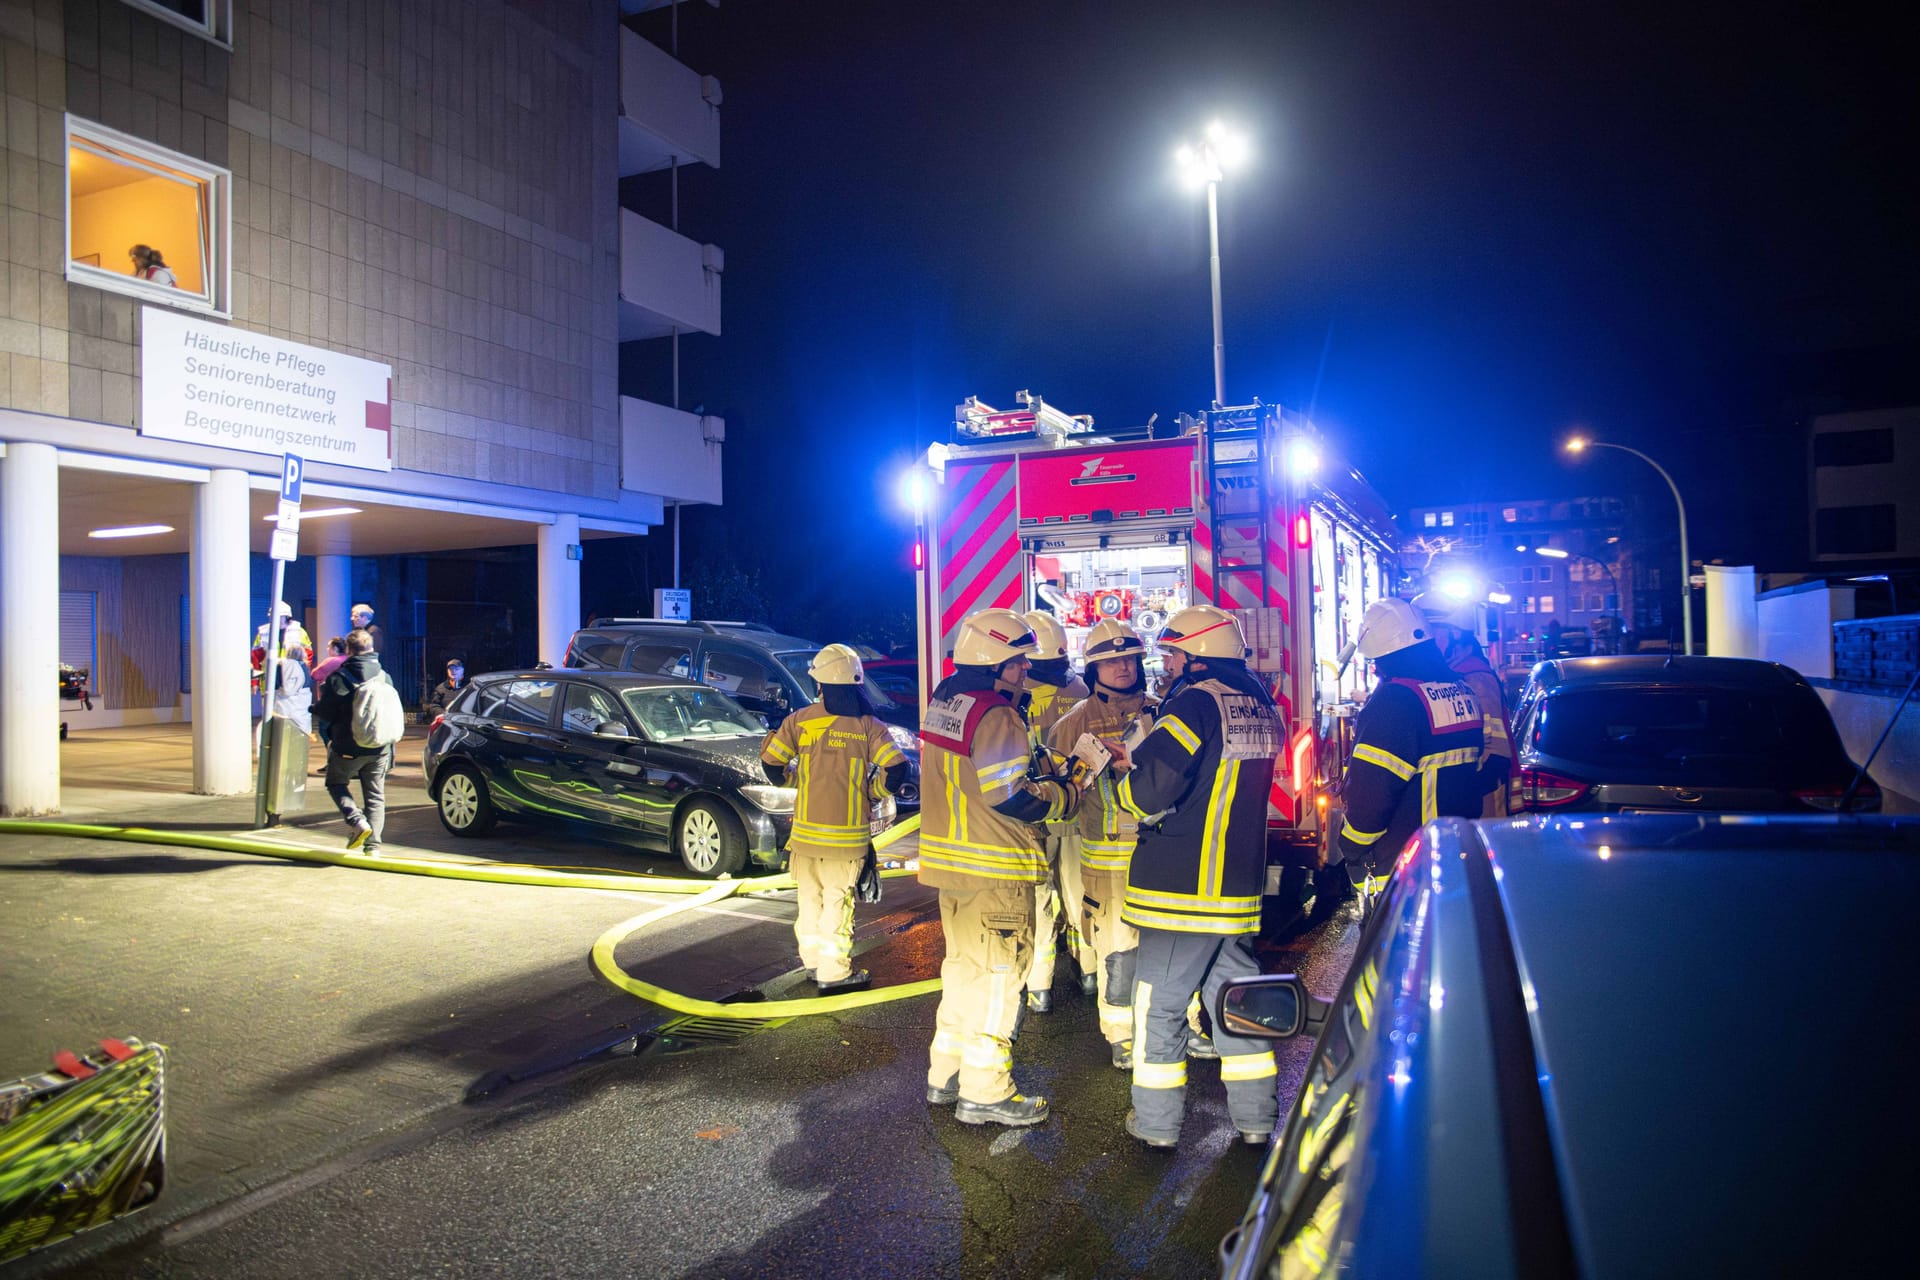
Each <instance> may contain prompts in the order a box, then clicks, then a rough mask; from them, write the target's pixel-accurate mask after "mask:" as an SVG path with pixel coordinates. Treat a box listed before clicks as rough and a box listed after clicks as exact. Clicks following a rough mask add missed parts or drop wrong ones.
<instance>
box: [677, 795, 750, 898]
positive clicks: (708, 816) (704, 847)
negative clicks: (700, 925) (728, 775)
mask: <svg viewBox="0 0 1920 1280" xmlns="http://www.w3.org/2000/svg"><path fill="white" fill-rule="evenodd" d="M673 851H674V852H675V853H677V854H679V855H680V861H681V863H682V865H684V866H685V867H686V869H687V870H689V871H691V872H692V873H693V874H694V875H696V876H700V877H702V878H703V879H707V880H717V879H719V878H720V877H721V876H730V875H737V874H738V873H739V871H740V869H741V868H743V867H745V866H746V865H747V833H746V832H745V831H744V830H743V829H742V828H741V826H740V819H738V818H736V817H734V816H733V814H732V813H730V812H729V811H728V810H727V807H726V806H725V805H723V804H721V803H720V802H719V801H717V800H695V801H694V802H693V803H691V804H689V805H687V806H686V807H685V808H683V809H681V810H680V815H679V816H678V817H677V818H675V819H674V820H673Z"/></svg>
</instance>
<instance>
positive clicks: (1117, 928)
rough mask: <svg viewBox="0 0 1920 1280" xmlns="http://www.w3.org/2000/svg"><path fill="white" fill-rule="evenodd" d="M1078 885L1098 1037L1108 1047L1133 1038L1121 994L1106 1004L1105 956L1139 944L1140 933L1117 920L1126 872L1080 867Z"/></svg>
mask: <svg viewBox="0 0 1920 1280" xmlns="http://www.w3.org/2000/svg"><path fill="white" fill-rule="evenodd" d="M1080 883H1081V916H1080V920H1081V927H1082V928H1083V929H1084V930H1085V931H1086V938H1087V942H1088V944H1089V947H1090V949H1091V950H1092V951H1093V966H1092V967H1093V972H1095V973H1098V974H1099V975H1100V1004H1099V1011H1100V1034H1101V1035H1103V1036H1105V1037H1106V1040H1107V1043H1108V1044H1124V1043H1126V1042H1127V1041H1129V1040H1131V1039H1133V1007H1132V1005H1131V1004H1129V1003H1126V998H1127V993H1126V992H1124V991H1122V992H1114V993H1112V994H1113V995H1116V996H1118V997H1119V1000H1120V1002H1119V1003H1113V1002H1110V1001H1109V999H1108V995H1109V993H1108V991H1107V981H1108V974H1107V957H1108V956H1110V955H1113V954H1114V953H1115V952H1119V951H1131V950H1133V949H1134V948H1135V947H1137V946H1139V945H1140V931H1139V930H1137V929H1135V928H1134V927H1133V926H1132V925H1130V924H1128V923H1127V922H1126V921H1125V920H1122V919H1121V918H1120V908H1121V907H1123V906H1125V905H1126V901H1125V900H1126V896H1127V873H1126V872H1124V871H1094V870H1090V869H1089V868H1086V867H1082V868H1080Z"/></svg>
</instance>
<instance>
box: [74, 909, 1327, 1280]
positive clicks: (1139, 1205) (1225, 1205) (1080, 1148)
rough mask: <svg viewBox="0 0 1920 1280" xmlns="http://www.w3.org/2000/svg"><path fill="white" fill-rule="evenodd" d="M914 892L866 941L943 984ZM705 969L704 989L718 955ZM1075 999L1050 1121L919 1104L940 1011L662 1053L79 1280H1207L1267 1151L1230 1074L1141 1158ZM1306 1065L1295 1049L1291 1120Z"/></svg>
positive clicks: (768, 943) (242, 1209)
mask: <svg viewBox="0 0 1920 1280" xmlns="http://www.w3.org/2000/svg"><path fill="white" fill-rule="evenodd" d="M893 888H894V889H895V890H896V892H895V895H894V896H895V899H896V901H894V902H893V903H890V904H887V905H889V906H891V907H893V908H894V911H893V912H892V913H891V914H890V915H889V916H888V917H886V920H885V922H884V923H882V922H879V921H876V924H878V925H880V927H877V928H876V927H870V928H869V929H868V930H867V934H868V936H867V938H866V939H865V941H864V942H863V944H862V946H863V948H864V951H863V955H862V959H861V961H860V962H861V963H863V964H866V965H867V966H868V967H870V968H872V969H874V971H875V973H876V978H877V979H878V980H879V981H881V982H891V981H903V980H909V979H911V978H914V977H919V976H924V975H926V974H927V973H929V972H931V971H932V970H933V969H934V968H935V967H937V964H938V960H939V955H940V937H939V930H938V927H937V924H935V923H934V922H933V921H932V920H931V919H930V918H928V912H927V911H926V910H925V908H926V907H928V906H930V905H931V904H930V903H928V902H927V901H926V899H925V897H924V891H923V890H920V889H919V887H918V886H917V885H914V884H913V883H912V882H910V881H908V882H898V881H896V882H894V884H893ZM915 898H918V900H919V909H918V910H917V911H916V910H915V908H914V907H913V906H912V905H910V904H911V902H912V900H913V899H915ZM902 912H905V913H906V915H905V916H904V917H903V916H902V914H901V913H902ZM916 915H917V916H918V918H917V919H915V918H914V917H915V916H916ZM789 927H790V926H789V925H788V924H787V921H786V920H785V919H783V918H782V913H767V914H765V915H764V917H762V915H761V911H760V909H759V908H757V907H756V908H752V909H750V910H749V911H747V912H744V913H742V915H740V916H736V917H729V918H724V919H716V918H708V919H705V920H703V921H702V924H701V928H700V931H699V932H700V936H698V937H695V936H692V935H690V934H689V933H688V931H687V930H686V929H684V928H683V929H681V930H679V931H678V936H677V937H676V939H675V941H674V946H675V948H676V950H677V949H681V948H688V949H691V950H692V951H696V952H697V951H702V950H706V949H708V948H712V947H721V948H724V949H725V950H726V951H727V952H728V953H729V954H730V956H731V957H732V959H733V961H734V962H735V963H736V964H737V965H738V966H740V967H742V968H747V969H752V968H755V967H756V966H759V967H771V968H783V967H784V966H785V965H787V964H790V963H791V959H790V954H789V952H788V951H787V947H788V945H789V944H790V941H791V939H790V936H788V935H787V934H786V929H787V928H789ZM1355 929H1356V926H1355V925H1354V923H1353V922H1352V920H1351V919H1350V918H1347V917H1341V918H1338V919H1337V920H1336V921H1335V922H1334V923H1333V924H1330V925H1329V926H1327V927H1325V928H1323V929H1321V930H1318V931H1316V932H1315V933H1314V934H1312V935H1308V936H1307V937H1306V938H1304V939H1302V940H1299V941H1298V942H1296V943H1294V944H1293V945H1292V946H1290V947H1289V948H1288V949H1286V950H1284V951H1282V952H1279V953H1277V954H1272V955H1270V956H1269V957H1268V959H1269V963H1270V967H1279V968H1288V969H1297V970H1299V971H1301V972H1303V973H1305V974H1306V975H1307V976H1308V978H1309V981H1310V983H1311V984H1312V985H1313V986H1315V988H1316V989H1317V990H1319V991H1321V992H1322V993H1323V994H1328V995H1331V994H1333V992H1334V990H1335V988H1336V987H1337V985H1338V982H1339V978H1340V975H1341V973H1342V972H1343V970H1344V966H1345V962H1346V960H1347V957H1348V954H1349V953H1350V949H1351V945H1352V937H1351V935H1352V934H1353V932H1354V931H1355ZM583 941H584V940H583ZM634 945H635V946H641V945H643V944H642V943H641V942H640V941H639V940H636V943H635V944H634ZM621 958H622V962H623V963H625V964H628V965H629V967H631V968H635V969H644V970H645V971H646V972H647V973H648V974H649V975H650V976H653V978H654V980H656V981H659V980H662V979H661V978H660V976H659V975H661V974H662V973H663V972H664V973H671V972H673V971H674V970H675V968H676V965H675V963H674V960H675V957H674V955H672V954H667V953H662V952H660V951H658V950H649V951H648V953H647V954H645V955H635V956H633V957H631V958H630V957H628V956H627V955H626V954H625V953H624V951H623V954H622V957H621ZM687 958H688V959H689V960H692V959H693V958H694V957H693V956H692V955H689V956H688V957H687ZM695 967H696V968H698V969H705V970H708V971H709V972H710V971H711V969H712V965H711V953H709V956H708V958H707V960H706V961H705V962H703V963H701V964H699V965H697V966H695ZM1062 972H1063V975H1064V972H1065V971H1064V969H1063V971H1062ZM797 984H798V980H797V978H795V977H793V976H789V977H787V978H784V979H775V980H774V981H772V982H771V983H769V984H768V987H769V991H770V993H771V994H774V995H779V994H784V993H785V992H784V989H785V988H787V987H792V986H796V985H797ZM806 990H808V989H807V988H804V986H802V987H800V989H799V991H797V992H796V993H803V992H805V991H806ZM703 994H712V993H703ZM1056 1000H1057V1008H1058V1011H1057V1012H1056V1013H1054V1014H1053V1015H1051V1016H1048V1017H1031V1018H1029V1019H1028V1022H1027V1026H1026V1030H1025V1031H1024V1032H1023V1034H1022V1036H1021V1039H1020V1041H1019V1043H1018V1044H1017V1045H1016V1046H1015V1051H1014V1058H1015V1074H1016V1077H1017V1078H1018V1079H1019V1081H1020V1083H1021V1086H1022V1088H1023V1089H1024V1090H1025V1091H1027V1092H1029V1093H1040V1094H1043V1095H1045V1096H1047V1097H1049V1098H1050V1099H1051V1100H1052V1102H1053V1107H1054V1114H1053V1117H1052V1119H1051V1120H1050V1121H1049V1122H1048V1123H1047V1124H1046V1125H1045V1126H1043V1127H1040V1128H1036V1129H1031V1130H1024V1131H1019V1130H1014V1131H1009V1130H1004V1129H1000V1128H998V1127H986V1128H980V1129H974V1128H969V1127H966V1126H962V1125H959V1124H957V1123H956V1122H955V1121H954V1119H953V1117H952V1113H951V1109H950V1108H944V1109H943V1108H931V1107H928V1106H927V1105H926V1103H925V1100H924V1097H923V1095H922V1083H923V1078H924V1073H925V1063H926V1058H925V1053H926V1046H927V1041H928V1038H929V1036H930V1034H931V1028H932V1018H933V998H930V997H924V998H920V999H916V1000H912V1001H906V1002H902V1003H899V1004H893V1005H884V1006H878V1007H873V1008H868V1009H862V1010H858V1011H854V1012H850V1013H847V1014H843V1015H838V1016H831V1017H813V1018H807V1019H801V1020H797V1021H793V1022H789V1023H786V1024H784V1025H778V1026H773V1027H770V1028H765V1029H760V1030H755V1031H752V1032H750V1033H749V1034H746V1035H745V1036H744V1037H743V1038H741V1039H738V1040H737V1041H735V1042H733V1043H730V1044H721V1045H713V1044H709V1043H705V1042H704V1041H703V1040H701V1039H700V1038H697V1037H695V1038H691V1039H689V1040H687V1041H685V1042H682V1041H678V1040H676V1039H674V1038H673V1037H671V1036H669V1037H668V1038H666V1039H664V1040H660V1041H657V1042H655V1043H653V1044H651V1045H650V1046H649V1047H648V1048H647V1049H646V1050H644V1051H643V1052H642V1053H641V1054H640V1055H639V1056H637V1057H630V1058H623V1059H614V1060H610V1061H605V1062H601V1063H599V1064H596V1065H593V1066H590V1067H587V1068H584V1069H580V1070H576V1071H574V1072H572V1073H570V1074H566V1075H562V1076H558V1077H546V1078H543V1079H542V1080H541V1081H539V1082H536V1083H535V1084H533V1085H531V1086H526V1087H521V1088H520V1089H518V1090H517V1091H515V1092H513V1093H510V1094H509V1095H506V1096H504V1097H496V1098H494V1099H490V1100H488V1101H486V1102H484V1103H481V1104H478V1105H470V1106H465V1107H462V1108H460V1109H459V1110H458V1114H457V1115H456V1116H454V1117H452V1118H449V1117H446V1116H442V1117H439V1118H437V1119H435V1120H432V1121H425V1122H420V1123H417V1124H416V1125H415V1126H414V1127H413V1128H411V1129H408V1130H403V1131H401V1132H400V1133H398V1134H392V1135H388V1136H386V1137H385V1138H383V1139H382V1140H380V1141H377V1142H370V1143H366V1144H363V1145H361V1146H360V1147H358V1148H356V1149H355V1150H353V1151H351V1152H348V1153H346V1154H344V1155H342V1156H340V1157H338V1158H336V1159H334V1160H333V1161H331V1162H330V1163H329V1164H327V1165H325V1166H322V1167H320V1168H319V1169H316V1170H313V1171H310V1172H308V1173H306V1174H304V1175H302V1176H298V1177H294V1178H290V1179H287V1180H285V1181H283V1182H281V1183H278V1184H276V1185H273V1186H269V1187H266V1188H264V1189H262V1190H261V1191H258V1192H256V1193H255V1194H254V1195H252V1196H250V1197H248V1198H247V1199H246V1200H245V1201H243V1202H240V1203H238V1204H232V1205H229V1206H227V1207H226V1208H225V1209H215V1210H213V1211H211V1212H208V1213H203V1214H201V1215H198V1216H197V1217H194V1218H190V1219H187V1220H186V1221H184V1222H181V1223H178V1224H176V1225H175V1226H173V1227H172V1228H170V1229H168V1230H167V1231H165V1232H163V1233H161V1235H160V1236H159V1237H158V1238H157V1239H150V1240H148V1241H146V1242H144V1243H142V1244H141V1245H140V1246H138V1247H137V1248H134V1249H131V1250H128V1251H123V1252H121V1253H118V1254H114V1255H109V1256H107V1257H105V1258H103V1259H101V1260H99V1261H97V1262H94V1263H91V1264H89V1265H87V1266H85V1267H84V1268H82V1269H80V1270H76V1271H72V1272H70V1273H69V1274H73V1275H84V1276H138V1277H174V1276H205V1275H246V1276H262V1277H277V1276H288V1277H292V1276H301V1277H308V1276H314V1275H361V1274H374V1273H389V1274H402V1275H426V1274H459V1275H480V1274H486V1275H558V1274H561V1273H569V1274H581V1273H583V1272H585V1271H587V1270H588V1269H592V1270H594V1271H598V1272H600V1273H603V1274H614V1275H645V1276H715V1277H718V1276H727V1277H736V1276H793V1275H829V1274H831V1275H868V1276H876V1277H877V1276H1022V1277H1024V1276H1123V1275H1124V1276H1169V1277H1171V1276H1192V1275H1202V1274H1209V1273H1210V1272H1211V1271H1212V1269H1213V1267H1214V1263H1213V1250H1214V1247H1215V1245H1216V1244H1217V1243H1218V1241H1219V1238H1220V1236H1221V1235H1222V1234H1223V1233H1224V1232H1225V1231H1226V1230H1227V1229H1228V1228H1229V1227H1230V1226H1231V1225H1232V1224H1233V1222H1234V1221H1235V1220H1236V1218H1237V1217H1238V1215H1239V1212H1240V1210H1241V1208H1242V1207H1243V1205H1244V1203H1245V1199H1246V1195H1247V1192H1248V1189H1249V1188H1250V1187H1251V1186H1252V1184H1253V1181H1254V1179H1255V1178H1256V1176H1257V1173H1258V1170H1259V1167H1260V1163H1261V1161H1262V1160H1263V1159H1264V1158H1265V1156H1264V1153H1263V1152H1257V1151H1255V1150H1253V1149H1250V1148H1246V1147H1244V1146H1241V1145H1238V1144H1237V1143H1235V1142H1233V1141H1232V1138H1233V1132H1232V1129H1231V1126H1230V1125H1229V1123H1228V1121H1227V1118H1226V1115H1225V1111H1224V1096H1223V1094H1222V1092H1221V1088H1220V1084H1219V1080H1218V1070H1217V1068H1216V1067H1214V1066H1213V1065H1212V1064H1200V1063H1197V1064H1195V1065H1194V1067H1193V1069H1192V1081H1193V1083H1192V1087H1191V1088H1190V1090H1189V1102H1188V1115H1187V1122H1186V1128H1185V1132H1184V1133H1183V1135H1182V1145H1181V1147H1180V1149H1179V1150H1178V1151H1177V1152H1175V1153H1173V1154H1166V1153H1160V1152H1151V1151H1148V1150H1146V1149H1144V1148H1141V1147H1140V1146H1138V1144H1136V1143H1134V1142H1133V1141H1132V1140H1131V1139H1129V1138H1127V1137H1126V1136H1125V1135H1124V1133H1123V1132H1122V1130H1121V1120H1122V1117H1123V1116H1124V1115H1125V1112H1126V1109H1127V1105H1128V1103H1127V1095H1128V1078H1127V1075H1126V1073H1124V1072H1119V1071H1115V1070H1113V1069H1112V1068H1111V1067H1110V1066H1108V1065H1107V1064H1106V1062H1105V1057H1106V1053H1105V1046H1104V1045H1103V1044H1102V1043H1101V1042H1100V1040H1099V1037H1098V1034H1097V1032H1096V1030H1095V1026H1094V1019H1093V1013H1092V1004H1091V1002H1090V1001H1088V1000H1085V999H1083V998H1081V997H1079V996H1078V994H1077V992H1073V991H1071V990H1070V988H1069V986H1068V985H1067V983H1066V981H1065V979H1064V976H1063V980H1062V983H1061V985H1060V986H1059V988H1058V989H1057V990H1056ZM1306 1052H1307V1046H1306V1045H1305V1044H1303V1043H1295V1044H1290V1045H1285V1046H1282V1052H1281V1055H1280V1056H1281V1074H1280V1079H1279V1081H1278V1087H1279V1089H1280V1091H1281V1095H1282V1098H1283V1106H1284V1105H1286V1104H1288V1103H1290V1102H1291V1099H1292V1094H1293V1092H1294V1090H1295V1089H1296V1088H1297V1086H1298V1082H1299V1078H1300V1075H1301V1073H1302V1071H1303V1070H1304V1059H1305V1055H1306Z"/></svg>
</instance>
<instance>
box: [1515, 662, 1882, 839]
mask: <svg viewBox="0 0 1920 1280" xmlns="http://www.w3.org/2000/svg"><path fill="white" fill-rule="evenodd" d="M1514 744H1515V750H1516V752H1517V756H1518V758H1517V760H1516V762H1515V763H1516V769H1515V777H1514V780H1513V783H1512V786H1513V793H1512V800H1513V808H1514V810H1515V811H1516V812H1518V811H1522V810H1526V811H1542V810H1551V811H1553V812H1556V813H1557V812H1561V811H1563V810H1592V811H1607V812H1615V813H1618V812H1629V813H1633V812H1668V811H1673V812H1699V811H1719V812H1735V811H1740V812H1799V813H1805V812H1807V811H1809V810H1820V811H1825V812H1833V811H1835V810H1838V809H1839V808H1840V807H1841V804H1842V801H1843V800H1845V803H1846V807H1847V808H1848V809H1849V810H1851V811H1854V812H1860V811H1871V810H1875V809H1878V808H1879V807H1880V792H1879V790H1878V788H1876V787H1875V786H1874V785H1873V783H1872V780H1871V779H1867V778H1862V779H1861V780H1860V783H1859V785H1858V787H1857V788H1856V789H1855V790H1854V793H1853V795H1852V796H1851V797H1848V796H1847V790H1848V788H1849V786H1851V785H1852V784H1853V781H1854V775H1855V773H1856V772H1857V770H1856V768H1855V766H1854V763H1853V761H1851V760H1849V759H1848V758H1847V752H1846V748H1845V747H1844V746H1842V745H1841V742H1840V734H1839V732H1838V731H1837V730H1835V728H1834V727H1833V717H1832V716H1831V715H1829V714H1828V713H1827V708H1826V704H1825V703H1823V702H1821V701H1820V695H1819V694H1818V693H1816V692H1814V689H1813V686H1812V685H1809V684H1808V683H1807V682H1806V680H1804V679H1803V678H1801V676H1800V675H1799V673H1797V672H1795V671H1794V670H1793V669H1792V668H1790V667H1784V666H1781V665H1780V664H1779V663H1777V662H1757V661H1753V660H1750V659H1746V658H1688V657H1679V656H1674V657H1669V658H1660V657H1651V656H1650V657H1613V658H1565V659H1559V660H1550V661H1547V662H1542V663H1540V664H1539V665H1538V666H1536V667H1534V669H1533V675H1532V676H1531V677H1530V678H1529V679H1528V681H1527V686H1526V688H1525V689H1524V690H1523V691H1522V692H1521V695H1520V701H1519V704H1518V710H1517V711H1516V712H1515V714H1514Z"/></svg>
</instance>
